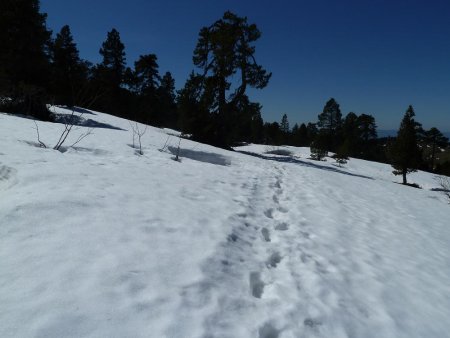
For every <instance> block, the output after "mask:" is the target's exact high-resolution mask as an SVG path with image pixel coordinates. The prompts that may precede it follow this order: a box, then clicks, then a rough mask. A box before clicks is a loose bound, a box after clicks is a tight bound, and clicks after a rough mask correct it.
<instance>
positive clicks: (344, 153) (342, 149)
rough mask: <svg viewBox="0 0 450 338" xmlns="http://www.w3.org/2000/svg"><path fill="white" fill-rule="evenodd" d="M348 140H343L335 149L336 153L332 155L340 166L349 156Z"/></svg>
mask: <svg viewBox="0 0 450 338" xmlns="http://www.w3.org/2000/svg"><path fill="white" fill-rule="evenodd" d="M348 149H349V141H348V140H346V141H344V142H343V143H342V144H341V145H340V146H339V147H338V149H337V151H336V153H335V154H334V155H333V156H332V157H333V158H334V159H335V161H336V163H337V164H338V165H339V167H341V166H342V165H343V164H346V163H347V161H348V156H349V150H348Z"/></svg>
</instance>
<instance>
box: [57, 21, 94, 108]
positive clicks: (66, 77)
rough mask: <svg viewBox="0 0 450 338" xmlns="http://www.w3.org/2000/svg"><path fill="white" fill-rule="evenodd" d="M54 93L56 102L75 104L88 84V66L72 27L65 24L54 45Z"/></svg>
mask: <svg viewBox="0 0 450 338" xmlns="http://www.w3.org/2000/svg"><path fill="white" fill-rule="evenodd" d="M52 52H53V64H52V67H53V81H52V87H53V88H52V93H53V95H54V99H55V103H56V104H66V105H69V106H73V105H75V104H79V102H76V101H77V99H78V98H79V95H78V93H79V91H80V88H82V87H83V86H85V85H86V82H87V72H88V66H87V64H86V62H83V61H82V60H81V59H80V56H79V52H78V49H77V46H76V44H75V42H74V41H73V37H72V33H71V32H70V27H69V26H68V25H65V26H63V27H62V28H61V31H60V32H59V33H58V34H57V35H56V39H55V41H54V43H53V45H52Z"/></svg>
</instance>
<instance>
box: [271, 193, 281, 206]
mask: <svg viewBox="0 0 450 338" xmlns="http://www.w3.org/2000/svg"><path fill="white" fill-rule="evenodd" d="M272 199H273V201H274V202H275V203H277V204H278V203H280V200H279V199H278V196H277V195H273V196H272Z"/></svg>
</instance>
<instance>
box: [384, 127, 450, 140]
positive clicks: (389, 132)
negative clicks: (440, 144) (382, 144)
mask: <svg viewBox="0 0 450 338" xmlns="http://www.w3.org/2000/svg"><path fill="white" fill-rule="evenodd" d="M377 133H378V137H379V138H381V137H388V136H394V137H395V136H397V130H394V129H384V130H377ZM442 134H444V136H445V137H448V138H449V139H450V131H444V132H442Z"/></svg>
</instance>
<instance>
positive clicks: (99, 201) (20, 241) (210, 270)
mask: <svg viewBox="0 0 450 338" xmlns="http://www.w3.org/2000/svg"><path fill="white" fill-rule="evenodd" d="M59 112H60V113H68V112H67V111H64V110H63V109H59ZM84 117H85V118H86V120H84V122H83V121H80V123H79V126H78V127H77V128H78V129H77V130H74V131H73V133H72V135H70V137H69V138H71V140H72V141H75V140H76V138H77V136H78V135H79V134H81V133H83V132H85V131H86V128H87V127H92V128H94V132H93V135H91V136H89V137H87V138H85V139H84V140H83V141H82V142H81V143H80V144H78V145H77V147H76V148H65V149H64V152H60V151H55V150H52V149H43V148H39V147H37V146H36V141H37V140H36V135H35V130H34V129H33V128H34V123H33V121H32V120H28V119H25V118H19V117H14V116H8V115H5V114H0V145H1V146H0V304H1V305H0V337H45V338H50V337H158V338H159V337H183V338H185V337H187V338H194V337H199V338H200V337H202V338H206V337H230V338H237V337H243V338H248V337H257V338H276V337H279V338H288V337H290V338H294V337H336V338H338V337H405V338H406V337H408V338H410V337H438V338H442V337H449V332H450V320H449V318H450V282H449V281H450V263H449V262H450V245H449V243H450V208H449V206H448V204H447V201H446V200H445V197H444V196H443V195H442V194H441V193H439V192H437V191H431V189H433V188H436V187H438V185H437V182H436V181H435V179H434V177H433V175H431V174H429V173H424V172H417V173H414V174H411V175H409V180H410V181H411V182H415V183H418V184H419V185H420V186H421V187H422V188H423V189H415V188H412V187H408V186H402V185H400V184H396V183H394V182H399V177H395V176H393V175H392V174H391V168H390V166H388V165H385V164H379V163H373V162H367V161H362V160H356V159H350V161H349V162H348V163H347V164H346V165H345V166H344V167H342V168H338V167H337V166H335V165H334V164H333V161H332V160H331V159H329V158H328V159H327V161H326V162H316V161H312V160H308V157H309V149H307V148H295V147H285V148H286V149H287V150H289V151H290V152H291V153H292V154H293V155H292V156H278V155H273V154H265V152H266V149H265V148H266V147H265V146H261V145H249V146H246V147H242V148H239V149H237V150H238V151H236V152H229V151H225V150H221V149H217V148H214V147H210V146H207V145H202V144H198V143H195V142H192V141H189V140H185V139H183V140H182V141H181V151H180V155H181V162H177V161H173V160H172V157H173V154H172V153H173V152H174V149H175V148H177V146H178V136H177V135H178V133H177V132H176V131H171V130H167V129H158V128H152V127H149V129H148V130H147V133H146V134H145V135H144V136H143V140H142V141H143V153H144V154H143V155H142V156H141V155H137V154H136V152H135V149H133V146H132V141H133V140H132V137H133V135H132V132H131V130H130V126H129V123H128V121H127V120H123V119H120V118H117V117H113V116H110V115H106V114H102V113H97V112H89V114H88V115H84ZM86 121H87V122H86ZM38 125H39V130H40V135H41V139H42V140H43V141H44V142H45V143H48V144H50V145H52V142H53V143H55V142H56V141H57V139H58V136H59V135H60V133H61V131H62V128H63V126H62V125H61V124H58V123H54V124H52V123H44V122H38ZM71 140H69V142H68V144H70V141H71ZM167 140H168V142H167V146H166V148H165V149H162V148H163V146H164V144H165V143H166V141H167ZM160 150H163V151H160Z"/></svg>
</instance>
